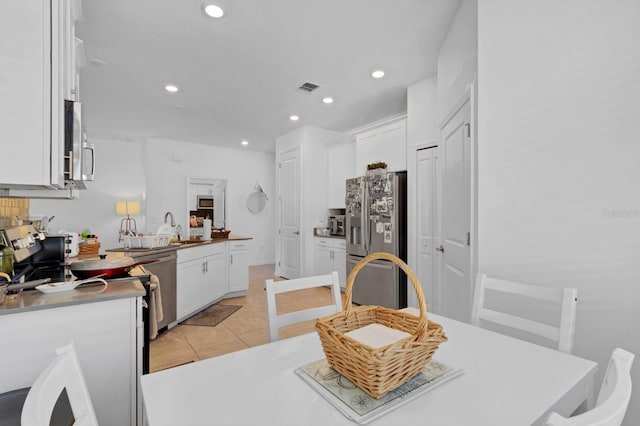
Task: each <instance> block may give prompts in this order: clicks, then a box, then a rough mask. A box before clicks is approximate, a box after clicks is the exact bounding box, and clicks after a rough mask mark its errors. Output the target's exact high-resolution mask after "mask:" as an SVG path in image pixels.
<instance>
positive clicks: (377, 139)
mask: <svg viewBox="0 0 640 426" xmlns="http://www.w3.org/2000/svg"><path fill="white" fill-rule="evenodd" d="M406 126H407V120H406V118H405V117H402V118H397V119H393V120H390V121H387V122H385V123H384V124H379V125H373V126H372V127H368V128H366V129H364V130H361V131H359V132H357V133H355V137H356V172H357V175H358V176H362V175H364V174H365V170H366V169H367V164H371V163H377V162H379V161H384V162H385V163H387V168H388V169H389V171H400V170H407V149H406V143H407V128H406Z"/></svg>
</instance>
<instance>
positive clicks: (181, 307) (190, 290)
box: [176, 259, 205, 321]
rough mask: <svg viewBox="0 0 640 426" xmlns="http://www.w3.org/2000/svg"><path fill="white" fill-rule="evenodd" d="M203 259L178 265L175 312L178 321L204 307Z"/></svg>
mask: <svg viewBox="0 0 640 426" xmlns="http://www.w3.org/2000/svg"><path fill="white" fill-rule="evenodd" d="M204 272H205V263H204V259H195V260H191V261H188V262H184V263H179V264H178V269H177V273H176V275H177V279H178V285H177V289H176V310H177V317H178V321H182V320H183V319H185V318H186V317H188V316H189V315H191V314H192V313H194V312H196V311H197V310H199V309H200V308H201V307H202V306H203V305H204V299H205V294H204V278H203V275H204Z"/></svg>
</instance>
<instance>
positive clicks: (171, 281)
mask: <svg viewBox="0 0 640 426" xmlns="http://www.w3.org/2000/svg"><path fill="white" fill-rule="evenodd" d="M125 255H127V256H130V257H133V258H134V259H135V260H136V261H140V260H156V261H157V262H154V263H150V264H146V265H142V266H144V268H145V269H146V270H148V271H149V272H151V273H153V274H155V275H157V276H158V279H159V280H160V291H161V296H162V312H163V319H162V321H160V322H159V323H158V330H160V329H162V328H164V327H166V326H167V325H169V324H171V323H173V322H175V321H176V281H177V279H176V264H177V255H176V249H175V248H171V249H165V250H163V249H149V250H141V251H135V250H127V251H125Z"/></svg>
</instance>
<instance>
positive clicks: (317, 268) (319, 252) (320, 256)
mask: <svg viewBox="0 0 640 426" xmlns="http://www.w3.org/2000/svg"><path fill="white" fill-rule="evenodd" d="M314 240H315V244H314V274H315V275H324V274H328V273H330V272H332V271H338V278H339V279H340V286H341V287H342V288H344V286H345V284H346V281H347V276H346V275H347V257H346V241H345V240H344V238H322V237H315V238H314Z"/></svg>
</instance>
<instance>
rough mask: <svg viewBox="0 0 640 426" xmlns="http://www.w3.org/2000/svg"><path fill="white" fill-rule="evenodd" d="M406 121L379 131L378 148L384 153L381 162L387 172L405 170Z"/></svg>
mask: <svg viewBox="0 0 640 426" xmlns="http://www.w3.org/2000/svg"><path fill="white" fill-rule="evenodd" d="M406 134H407V131H406V121H405V120H400V121H398V122H396V123H392V124H390V125H388V126H384V127H383V128H381V129H380V146H381V149H382V150H383V152H384V157H385V159H383V160H382V161H385V162H386V163H387V167H388V168H389V171H394V172H395V171H400V170H407V143H406V141H407V136H406Z"/></svg>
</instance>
